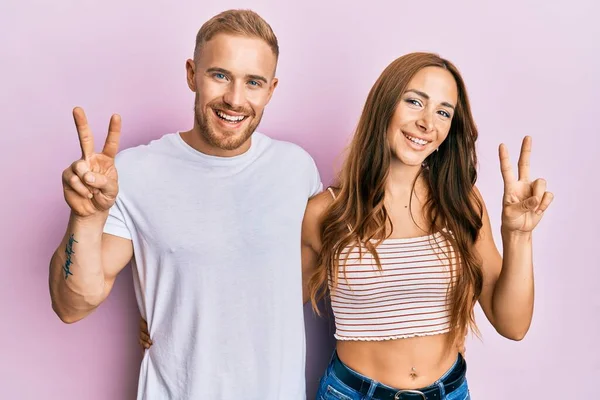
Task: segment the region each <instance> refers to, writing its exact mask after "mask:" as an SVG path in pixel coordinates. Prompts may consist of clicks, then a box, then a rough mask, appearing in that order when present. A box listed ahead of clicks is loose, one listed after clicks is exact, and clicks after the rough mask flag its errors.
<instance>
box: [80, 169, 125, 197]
mask: <svg viewBox="0 0 600 400" xmlns="http://www.w3.org/2000/svg"><path fill="white" fill-rule="evenodd" d="M83 180H84V181H85V183H86V184H87V185H88V186H90V187H93V188H95V189H99V190H100V191H101V192H102V193H103V194H104V195H106V196H108V197H113V198H114V197H116V196H117V193H118V184H117V181H116V180H114V179H109V178H108V177H107V176H106V175H103V174H99V173H97V172H91V171H90V172H87V173H86V174H85V175H84V176H83Z"/></svg>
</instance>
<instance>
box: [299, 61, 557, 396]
mask: <svg viewBox="0 0 600 400" xmlns="http://www.w3.org/2000/svg"><path fill="white" fill-rule="evenodd" d="M476 139H477V129H476V127H475V124H474V122H473V117H472V115H471V110H470V106H469V101H468V97H467V93H466V89H465V85H464V83H463V80H462V77H461V76H460V74H459V72H458V70H457V69H456V67H455V66H454V65H452V64H451V63H450V62H448V61H446V60H443V59H441V58H439V57H438V56H437V55H434V54H426V53H413V54H408V55H405V56H403V57H400V58H398V59H397V60H395V61H394V62H392V63H391V64H390V65H389V66H388V67H387V68H386V69H385V70H384V71H383V73H382V74H381V76H380V77H379V79H378V80H377V82H376V83H375V85H374V86H373V88H372V89H371V91H370V93H369V96H368V98H367V101H366V104H365V107H364V109H363V112H362V116H361V118H360V121H359V123H358V128H357V130H356V133H355V135H354V138H353V141H352V143H351V145H350V149H349V154H348V157H347V159H346V162H345V164H344V166H343V168H342V171H341V174H340V179H339V182H338V184H337V187H334V188H329V189H328V190H327V191H325V192H323V193H321V194H319V195H318V196H316V197H315V198H313V199H311V200H310V202H309V204H308V207H307V210H306V214H305V218H304V223H303V264H304V268H305V271H304V272H305V276H306V277H309V279H308V280H307V284H306V292H307V294H308V295H309V296H310V299H311V302H312V305H313V308H314V309H315V310H316V311H317V312H318V309H317V306H316V305H317V302H318V301H319V300H320V299H321V298H323V297H324V296H325V295H326V294H327V293H329V297H330V299H331V306H332V309H333V312H334V315H335V324H336V333H335V337H336V339H337V345H336V351H335V353H334V355H333V357H332V360H331V363H330V365H329V367H328V368H327V371H326V372H325V375H324V376H323V378H322V379H321V385H320V388H319V392H318V393H317V398H318V399H403V400H404V399H436V400H438V399H439V400H443V399H448V400H454V399H468V398H469V394H468V387H467V382H466V380H465V372H466V364H465V361H464V359H463V357H462V356H461V355H460V354H459V352H458V347H457V345H458V344H460V343H461V342H462V341H463V340H464V337H465V334H466V333H467V331H468V330H469V329H473V330H474V331H475V332H477V330H476V326H475V321H474V317H473V307H474V305H475V302H477V301H479V304H480V305H481V307H482V309H483V311H484V313H485V315H486V317H487V318H488V320H489V321H490V322H491V323H492V325H493V326H494V328H495V329H496V330H497V331H498V332H499V333H500V334H501V335H503V336H505V337H507V338H509V339H513V340H520V339H522V338H523V337H524V336H525V334H526V332H527V330H528V328H529V325H530V323H531V318H532V313H533V297H534V296H533V294H534V290H533V265H532V244H531V231H532V230H533V228H534V227H535V226H536V225H537V224H538V222H539V221H540V219H541V218H542V216H543V212H544V211H545V210H546V209H547V207H548V206H549V204H550V202H551V201H552V194H551V193H549V192H546V183H545V181H544V180H541V179H538V180H536V181H534V182H531V181H530V179H529V154H530V151H531V138H529V137H526V138H525V139H524V141H523V145H522V149H521V155H520V159H519V171H518V179H517V178H515V177H514V175H513V171H512V169H511V166H510V162H509V159H508V152H507V150H506V148H505V146H504V145H501V146H500V150H499V152H500V164H501V170H502V176H503V179H504V198H503V208H502V227H501V232H502V243H503V256H504V257H501V256H500V253H499V252H498V250H497V249H496V246H495V244H494V240H493V237H492V231H491V227H490V223H489V218H488V215H487V212H486V207H485V204H484V202H483V199H482V198H481V195H480V193H479V191H478V190H477V189H476V187H475V181H476V163H477V157H476V154H475V140H476Z"/></svg>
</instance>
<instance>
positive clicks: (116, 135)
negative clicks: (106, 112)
mask: <svg viewBox="0 0 600 400" xmlns="http://www.w3.org/2000/svg"><path fill="white" fill-rule="evenodd" d="M120 138H121V116H120V115H118V114H113V116H112V117H111V118H110V124H109V125H108V136H107V137H106V142H105V143H104V148H103V149H102V153H104V154H105V155H106V156H108V157H111V158H115V156H116V155H117V152H118V151H119V140H120Z"/></svg>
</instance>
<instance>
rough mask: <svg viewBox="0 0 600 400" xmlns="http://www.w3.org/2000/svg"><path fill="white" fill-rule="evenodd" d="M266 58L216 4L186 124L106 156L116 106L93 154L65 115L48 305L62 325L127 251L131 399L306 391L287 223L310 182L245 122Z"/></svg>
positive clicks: (297, 217) (116, 121)
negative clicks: (135, 314) (136, 344)
mask: <svg viewBox="0 0 600 400" xmlns="http://www.w3.org/2000/svg"><path fill="white" fill-rule="evenodd" d="M278 54H279V49H278V43H277V38H276V36H275V35H274V34H273V31H272V30H271V28H270V26H269V25H268V24H267V23H266V22H265V21H264V20H263V19H262V18H261V17H259V16H258V15H257V14H255V13H254V12H251V11H240V10H230V11H225V12H223V13H221V14H219V15H217V16H215V17H213V18H212V19H211V20H209V21H207V22H206V23H205V24H204V25H203V26H202V28H201V29H200V31H199V32H198V36H197V39H196V48H195V52H194V58H193V59H190V60H187V63H186V70H187V83H188V86H189V88H190V89H191V90H192V91H193V92H194V93H195V119H194V125H193V128H192V129H191V130H190V131H187V132H182V133H174V134H167V135H165V136H163V137H162V138H160V139H158V140H155V141H152V142H151V143H149V144H148V145H145V146H139V147H135V148H131V149H128V150H125V151H122V152H121V153H119V155H118V156H117V149H118V142H119V135H120V118H119V116H117V115H114V116H113V117H112V118H111V122H110V126H109V133H108V136H107V139H106V144H105V145H104V149H103V151H102V153H94V144H93V138H92V133H91V131H90V128H89V127H88V124H87V120H86V117H85V114H84V112H83V110H81V109H80V108H76V109H75V110H74V111H73V114H74V119H75V124H76V127H77V131H78V133H79V140H80V143H81V149H82V158H81V159H80V160H78V161H76V162H74V163H73V164H72V165H71V166H70V167H69V168H67V169H66V170H65V171H64V173H63V187H64V195H65V199H66V201H67V204H68V205H69V207H70V208H71V216H70V219H69V223H68V227H67V231H66V234H65V236H64V238H63V240H62V242H61V244H60V245H59V247H58V248H57V250H56V252H55V253H54V255H53V257H52V261H51V267H50V291H51V296H52V303H53V308H54V310H55V312H56V313H57V314H58V316H59V317H60V318H61V320H63V321H64V322H67V323H72V322H75V321H78V320H80V319H82V318H84V317H85V316H87V315H89V314H90V313H91V312H92V311H93V310H94V309H95V308H96V307H98V306H99V305H100V304H101V303H102V301H104V300H105V299H106V298H107V296H108V295H109V293H110V290H111V288H112V285H113V283H114V280H115V278H116V276H117V274H118V273H119V272H120V271H121V270H122V269H123V268H124V267H125V265H126V264H127V263H128V262H129V261H132V266H133V271H134V285H135V291H136V296H137V301H138V305H139V308H140V311H141V313H142V316H143V318H145V319H146V320H147V321H148V327H149V332H150V335H151V337H152V339H153V346H152V348H151V349H150V350H148V351H146V352H145V355H144V358H143V361H142V366H141V370H140V378H139V388H138V399H178V400H179V399H237V398H240V397H243V398H244V399H273V400H280V399H303V398H304V397H305V382H304V355H305V354H304V353H305V338H304V320H303V301H302V278H301V260H300V253H301V246H300V242H301V238H300V233H301V224H302V217H303V214H304V211H305V206H306V203H307V200H308V198H309V197H311V196H312V195H314V194H316V193H318V192H319V191H320V190H321V189H322V185H321V182H320V178H319V174H318V171H317V168H316V166H315V164H314V161H313V160H312V158H311V157H310V156H309V155H308V154H307V153H306V152H305V151H303V150H302V149H301V148H299V147H298V146H296V145H293V144H290V143H286V142H281V141H276V140H273V139H270V138H269V137H267V136H265V135H263V134H261V133H259V132H255V129H256V127H257V126H258V124H259V122H260V120H261V117H262V114H263V111H264V108H265V106H266V105H267V104H268V102H269V100H270V99H271V96H272V94H273V91H274V90H275V88H276V86H277V78H275V71H276V66H277V59H278ZM115 157H116V158H115ZM117 171H118V177H117Z"/></svg>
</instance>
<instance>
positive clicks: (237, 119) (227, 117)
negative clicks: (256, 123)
mask: <svg viewBox="0 0 600 400" xmlns="http://www.w3.org/2000/svg"><path fill="white" fill-rule="evenodd" d="M217 115H218V116H219V117H221V118H223V119H225V120H227V121H229V122H240V121H241V120H243V119H244V118H246V116H244V115H237V116H232V115H227V114H225V113H224V112H222V111H217Z"/></svg>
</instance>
